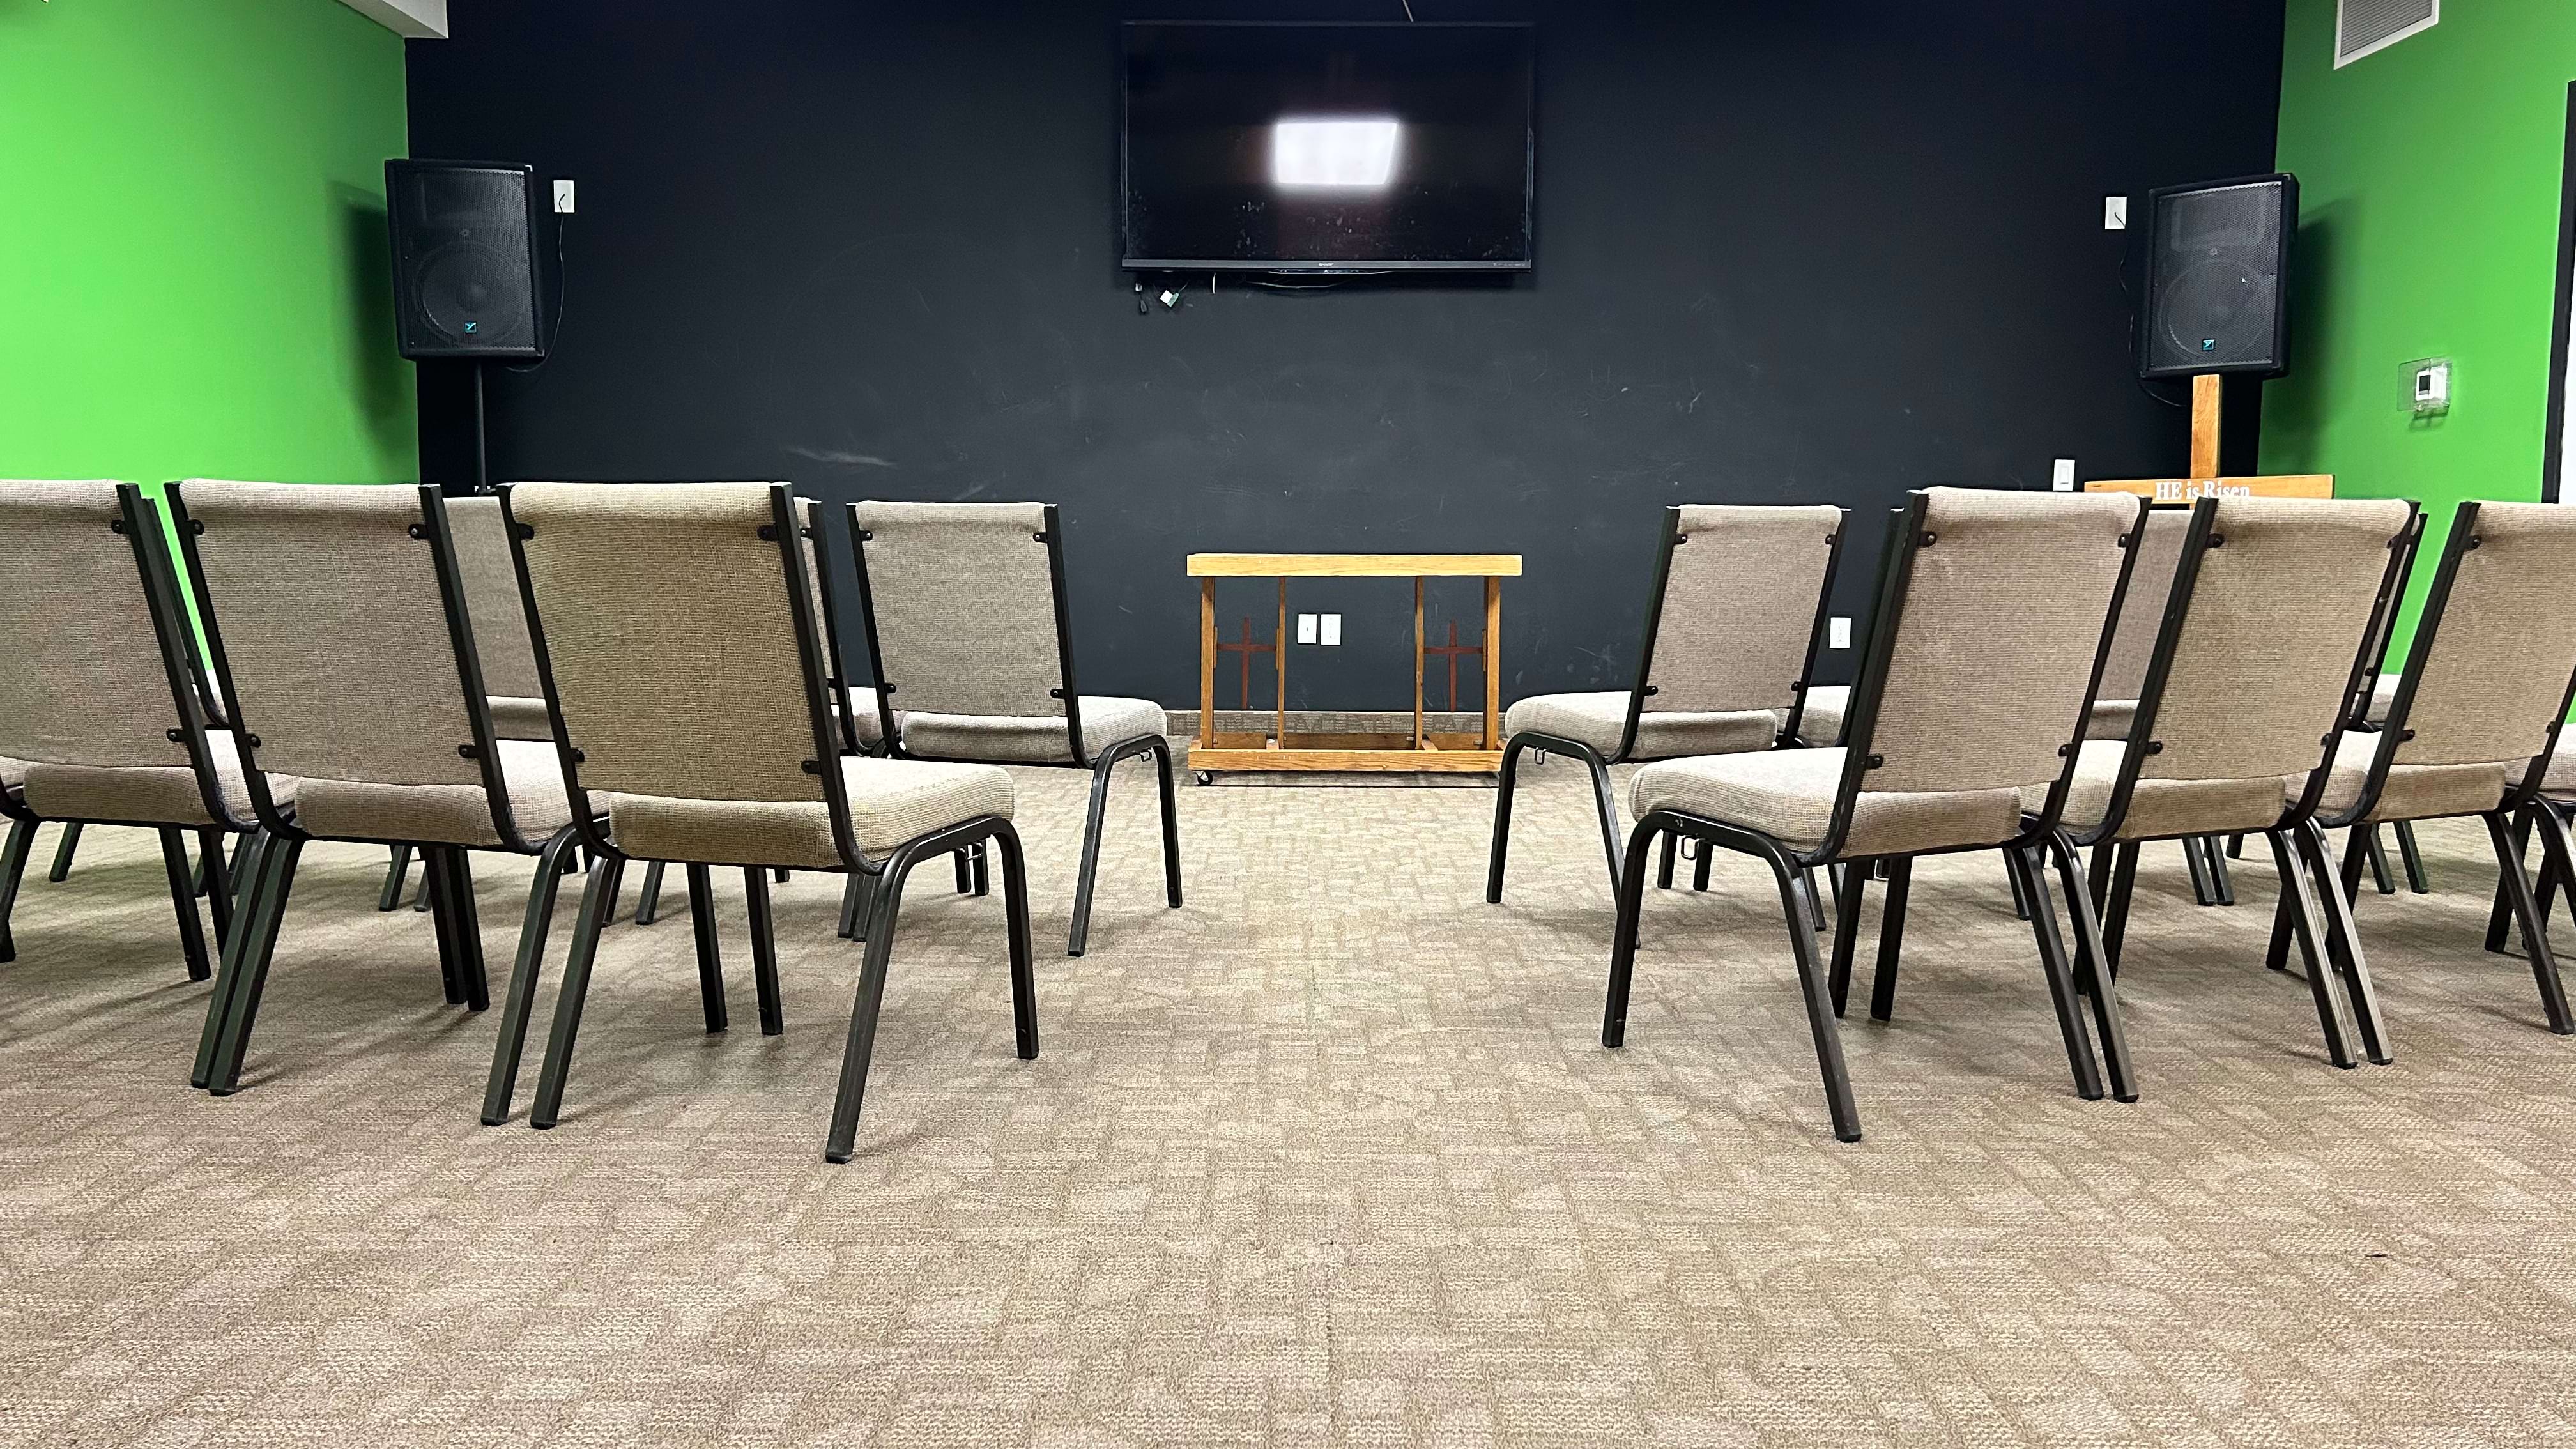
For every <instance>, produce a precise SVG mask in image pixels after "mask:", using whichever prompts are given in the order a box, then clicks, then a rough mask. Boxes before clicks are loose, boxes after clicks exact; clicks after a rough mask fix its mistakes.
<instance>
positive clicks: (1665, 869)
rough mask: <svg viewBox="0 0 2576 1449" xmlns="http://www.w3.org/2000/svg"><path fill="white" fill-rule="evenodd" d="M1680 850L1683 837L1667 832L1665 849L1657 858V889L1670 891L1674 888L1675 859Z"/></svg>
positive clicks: (1658, 853) (1657, 854) (1665, 834)
mask: <svg viewBox="0 0 2576 1449" xmlns="http://www.w3.org/2000/svg"><path fill="white" fill-rule="evenodd" d="M1680 850H1681V837H1680V836H1678V835H1675V834H1673V833H1672V832H1670V831H1666V832H1665V833H1664V845H1663V849H1662V850H1661V851H1659V852H1657V853H1656V856H1655V889H1657V890H1659V891H1668V890H1671V889H1672V888H1673V857H1674V856H1675V855H1676V854H1678V853H1679V852H1680Z"/></svg>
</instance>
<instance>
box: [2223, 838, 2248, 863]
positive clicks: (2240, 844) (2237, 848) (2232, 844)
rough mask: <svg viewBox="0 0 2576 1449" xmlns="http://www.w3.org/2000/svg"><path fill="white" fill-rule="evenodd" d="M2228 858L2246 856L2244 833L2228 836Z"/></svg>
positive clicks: (2241, 858)
mask: <svg viewBox="0 0 2576 1449" xmlns="http://www.w3.org/2000/svg"><path fill="white" fill-rule="evenodd" d="M2227 858H2228V859H2229V860H2243V859H2244V858H2245V837H2244V836H2243V835H2242V834H2237V835H2231V836H2229V837H2227Z"/></svg>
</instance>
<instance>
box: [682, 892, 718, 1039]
mask: <svg viewBox="0 0 2576 1449" xmlns="http://www.w3.org/2000/svg"><path fill="white" fill-rule="evenodd" d="M688 874H689V934H690V936H692V937H693V938H695V940H696V941H697V945H698V999H699V1002H700V1004H702V1005H703V1006H705V1008H706V1016H707V1030H709V1031H711V1032H713V1031H722V1030H724V1029H725V990H724V947H723V944H722V943H721V942H720V941H718V940H717V938H716V909H715V881H714V878H713V877H712V876H711V875H710V873H709V872H708V870H707V868H706V867H705V866H703V865H697V864H691V865H690V866H689V867H688Z"/></svg>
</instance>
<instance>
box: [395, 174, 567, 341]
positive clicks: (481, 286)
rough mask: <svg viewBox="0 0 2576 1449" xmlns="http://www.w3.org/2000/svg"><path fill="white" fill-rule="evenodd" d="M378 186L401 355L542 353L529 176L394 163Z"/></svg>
mask: <svg viewBox="0 0 2576 1449" xmlns="http://www.w3.org/2000/svg"><path fill="white" fill-rule="evenodd" d="M386 180H387V186H386V196H387V199H388V201H389V202H390V211H391V213H392V220H393V233H394V236H393V241H394V288H395V313H396V316H397V318H398V320H399V321H400V323H401V341H402V351H403V355H404V356H406V357H460V358H474V357H499V358H524V357H536V356H541V355H543V347H544V343H543V339H542V338H541V337H540V336H539V335H538V319H537V276H536V265H535V236H534V233H533V229H532V209H533V200H534V194H535V191H534V184H533V180H532V177H531V175H530V173H529V171H528V170H527V169H526V168H524V167H509V166H467V165H459V164H454V163H444V162H424V161H396V162H389V163H387V166H386Z"/></svg>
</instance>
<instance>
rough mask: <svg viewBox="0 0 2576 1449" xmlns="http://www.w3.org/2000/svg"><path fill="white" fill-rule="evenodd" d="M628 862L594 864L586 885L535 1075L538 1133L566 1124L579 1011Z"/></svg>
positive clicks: (531, 1110) (613, 859) (531, 1116)
mask: <svg viewBox="0 0 2576 1449" xmlns="http://www.w3.org/2000/svg"><path fill="white" fill-rule="evenodd" d="M625 866H626V862H625V861H624V860H623V859H621V858H619V857H617V856H613V855H612V856H609V857H607V858H606V859H603V860H598V861H594V862H592V864H591V867H590V880H589V882H588V884H586V885H584V886H583V887H582V893H581V917H580V919H579V920H578V921H577V922H575V924H574V925H573V929H572V949H571V950H570V951H569V952H567V953H565V955H564V974H563V987H562V989H561V990H560V991H559V992H557V994H556V996H555V1020H554V1028H553V1031H552V1032H551V1033H550V1034H549V1036H548V1037H547V1040H546V1061H545V1065H544V1066H543V1067H542V1068H540V1069H539V1070H538V1072H537V1096H536V1100H535V1101H533V1102H531V1103H530V1104H529V1105H528V1125H529V1126H531V1127H534V1128H536V1129H537V1130H539V1131H544V1130H545V1129H546V1128H549V1127H552V1126H553V1125H555V1123H557V1122H559V1121H561V1120H563V1094H564V1078H565V1076H566V1075H567V1074H568V1073H569V1072H570V1071H571V1070H572V1049H573V1044H574V1042H575V1040H576V1039H577V1038H579V1037H580V1035H581V1008H582V1004H583V1003H584V1001H585V1000H586V999H587V998H588V997H589V995H590V967H591V963H592V962H594V961H596V960H597V959H598V958H599V931H600V927H601V926H603V925H605V924H606V923H607V918H608V908H609V903H610V902H611V901H613V900H615V899H616V897H617V877H618V875H619V873H620V872H621V871H623V870H624V869H625Z"/></svg>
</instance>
